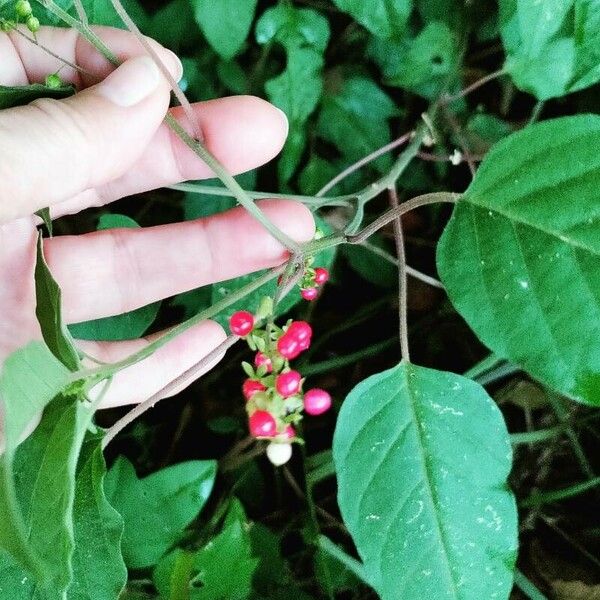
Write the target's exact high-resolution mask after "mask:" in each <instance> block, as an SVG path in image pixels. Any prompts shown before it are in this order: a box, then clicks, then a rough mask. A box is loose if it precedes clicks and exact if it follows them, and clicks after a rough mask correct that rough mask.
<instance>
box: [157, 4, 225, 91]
mask: <svg viewBox="0 0 600 600" xmlns="http://www.w3.org/2000/svg"><path fill="white" fill-rule="evenodd" d="M148 35H149V36H150V37H151V38H153V39H155V40H156V41H157V42H159V43H160V44H162V45H163V46H165V47H166V48H171V49H172V50H173V51H174V52H176V53H179V52H181V50H182V49H183V48H185V47H188V46H190V45H192V46H194V45H196V44H197V43H198V42H200V38H201V36H200V31H199V30H198V25H197V24H196V21H195V20H194V13H193V11H192V6H191V3H190V2H189V1H188V0H171V2H169V3H168V4H165V5H164V6H162V7H161V8H159V9H158V10H157V11H156V12H154V13H153V14H152V16H151V17H150V19H149V23H148ZM187 61H190V59H183V60H182V62H183V63H184V70H185V63H186V62H187ZM184 79H185V75H184ZM182 82H183V83H185V82H184V80H182ZM180 85H181V83H180ZM184 88H185V86H184ZM183 91H184V92H186V93H187V90H186V89H184V90H183ZM211 97H214V96H211Z"/></svg>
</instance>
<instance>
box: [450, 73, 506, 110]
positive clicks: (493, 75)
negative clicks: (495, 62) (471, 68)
mask: <svg viewBox="0 0 600 600" xmlns="http://www.w3.org/2000/svg"><path fill="white" fill-rule="evenodd" d="M505 74H506V71H505V70H504V69H498V70H497V71H494V72H493V73H490V74H489V75H486V76H485V77H482V78H481V79H478V80H477V81H475V82H474V83H472V84H471V85H469V86H467V87H466V88H465V89H464V90H461V91H460V92H458V93H457V94H454V95H453V96H445V97H444V98H442V102H444V104H450V103H451V102H454V101H455V100H459V99H460V98H464V97H465V96H467V95H468V94H470V93H471V92H473V91H475V90H476V89H478V88H480V87H481V86H482V85H485V84H486V83H488V82H489V81H493V80H494V79H498V77H501V76H502V75H505Z"/></svg>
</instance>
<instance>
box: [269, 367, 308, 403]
mask: <svg viewBox="0 0 600 600" xmlns="http://www.w3.org/2000/svg"><path fill="white" fill-rule="evenodd" d="M301 379H302V375H300V373H298V371H287V372H286V373H282V374H281V375H279V376H278V377H277V379H275V389H276V390H277V392H278V393H279V394H281V395H282V396H283V397H284V398H287V397H288V396H293V395H294V394H295V393H296V392H297V391H298V390H299V389H300V381H301Z"/></svg>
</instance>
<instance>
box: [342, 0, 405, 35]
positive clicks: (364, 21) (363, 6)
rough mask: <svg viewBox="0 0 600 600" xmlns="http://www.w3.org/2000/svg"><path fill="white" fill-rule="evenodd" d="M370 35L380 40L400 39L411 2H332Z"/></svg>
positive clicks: (350, 0)
mask: <svg viewBox="0 0 600 600" xmlns="http://www.w3.org/2000/svg"><path fill="white" fill-rule="evenodd" d="M334 2H335V5H336V6H337V7H338V8H339V9H340V10H343V11H344V12H347V13H349V14H350V15H352V17H353V18H354V19H356V20H357V21H358V22H359V23H360V24H361V25H364V26H365V27H366V28H367V29H368V30H369V31H370V32H371V33H372V34H374V35H377V36H379V37H382V38H391V37H400V36H401V35H402V33H403V32H404V29H405V27H406V23H407V21H408V17H409V16H410V13H411V10H412V2H411V0H370V2H364V0H334Z"/></svg>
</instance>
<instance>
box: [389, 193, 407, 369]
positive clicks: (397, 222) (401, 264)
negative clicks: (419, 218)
mask: <svg viewBox="0 0 600 600" xmlns="http://www.w3.org/2000/svg"><path fill="white" fill-rule="evenodd" d="M388 194H389V196H390V205H391V207H392V208H393V209H394V210H396V209H398V207H399V206H400V201H399V199H398V193H397V192H396V186H395V185H394V186H393V187H390V188H388ZM393 223H394V239H395V242H396V255H397V256H398V317H399V328H400V329H399V336H400V354H401V358H402V360H405V361H407V362H410V353H409V348H408V292H407V277H406V252H405V251H404V236H403V233H402V217H396V218H395V219H394V221H393Z"/></svg>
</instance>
